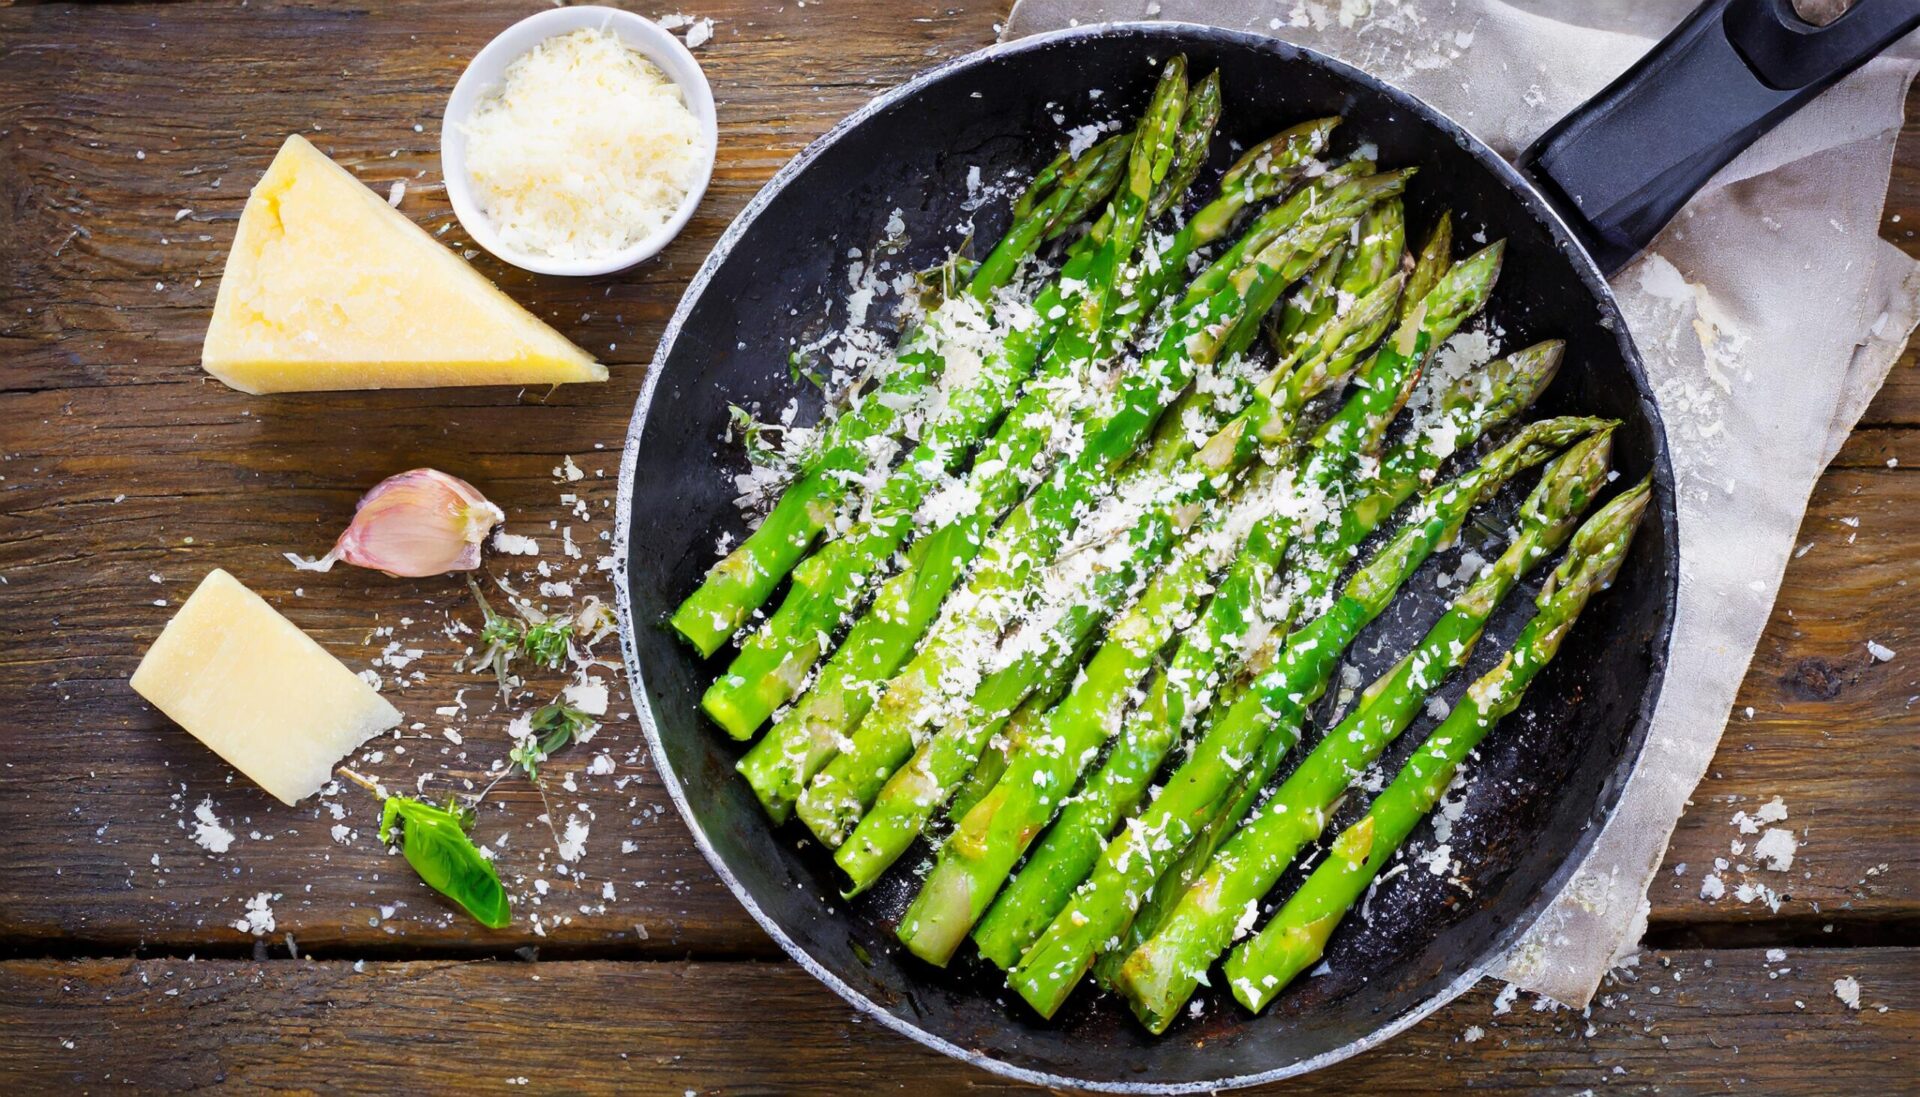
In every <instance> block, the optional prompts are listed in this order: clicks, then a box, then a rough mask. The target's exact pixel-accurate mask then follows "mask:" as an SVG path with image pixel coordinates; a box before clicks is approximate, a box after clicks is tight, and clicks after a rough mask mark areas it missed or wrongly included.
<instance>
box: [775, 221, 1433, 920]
mask: <svg viewBox="0 0 1920 1097" xmlns="http://www.w3.org/2000/svg"><path fill="white" fill-rule="evenodd" d="M1355 212H1356V214H1357V213H1358V212H1359V211H1355ZM1328 243H1331V241H1329V242H1328ZM1263 254H1264V253H1263ZM1313 261H1314V256H1312V255H1301V254H1295V255H1293V256H1290V257H1289V258H1287V259H1286V260H1284V261H1283V262H1282V263H1281V264H1280V265H1278V266H1277V267H1269V266H1267V265H1266V263H1265V262H1264V261H1262V260H1256V266H1257V267H1259V269H1260V270H1262V271H1263V272H1265V273H1264V274H1263V277H1266V278H1268V279H1269V280H1270V281H1269V284H1270V285H1271V284H1274V283H1277V284H1278V285H1277V286H1275V288H1273V289H1271V290H1269V291H1265V292H1262V293H1259V294H1257V295H1256V298H1255V303H1254V305H1253V307H1251V308H1249V309H1248V310H1247V311H1246V312H1245V313H1243V314H1242V315H1241V317H1240V318H1237V319H1236V320H1234V321H1233V324H1232V329H1231V330H1232V331H1237V332H1238V333H1239V339H1240V341H1241V342H1242V343H1246V342H1251V341H1252V339H1253V337H1254V334H1255V332H1256V331H1257V330H1258V328H1257V317H1258V315H1259V314H1260V313H1261V312H1262V311H1264V310H1265V308H1266V307H1268V306H1269V305H1271V303H1272V302H1273V300H1274V299H1275V298H1277V297H1278V294H1279V287H1280V286H1284V285H1285V284H1288V283H1291V282H1292V281H1293V280H1294V279H1295V278H1296V277H1298V276H1299V275H1300V274H1301V273H1304V271H1305V270H1306V269H1307V268H1308V267H1309V266H1310V265H1311V264H1312V262H1313ZM1398 291H1399V286H1398V283H1397V282H1395V283H1393V284H1391V285H1390V286H1388V287H1382V290H1381V293H1380V297H1381V298H1382V301H1381V303H1379V304H1377V305H1375V306H1373V309H1372V314H1374V315H1384V314H1385V313H1386V312H1387V311H1389V309H1390V306H1391V303H1392V300H1393V297H1394V295H1396V294H1397V293H1398ZM1247 317H1254V318H1255V320H1254V322H1252V323H1245V324H1243V323H1242V322H1241V320H1243V319H1245V318H1247ZM1369 322H1370V321H1369ZM1231 337H1232V336H1231V335H1230V338H1231ZM1330 380H1332V378H1330V377H1329V376H1328V374H1327V373H1326V371H1325V369H1323V368H1316V369H1310V370H1309V369H1298V370H1295V371H1294V372H1293V373H1292V374H1291V375H1289V377H1288V380H1287V383H1286V384H1285V385H1282V386H1279V387H1278V388H1274V389H1263V398H1262V399H1260V400H1256V401H1255V403H1254V404H1253V405H1252V406H1250V407H1248V408H1247V409H1245V410H1244V411H1242V412H1241V413H1240V415H1238V416H1236V417H1235V418H1234V420H1233V421H1232V422H1230V423H1229V424H1228V425H1227V426H1226V427H1225V428H1223V429H1222V430H1221V431H1219V432H1218V433H1216V434H1215V436H1214V437H1213V438H1211V439H1209V440H1208V442H1207V444H1206V445H1205V446H1202V447H1201V448H1200V449H1199V450H1198V451H1197V452H1196V453H1195V454H1194V455H1193V457H1192V458H1191V460H1190V461H1189V462H1188V466H1187V468H1186V469H1185V470H1184V471H1183V472H1182V473H1181V474H1179V475H1176V476H1166V475H1163V474H1160V473H1158V472H1156V471H1154V470H1153V469H1151V468H1148V469H1144V470H1142V472H1141V473H1140V474H1139V475H1137V476H1131V477H1128V478H1126V479H1125V480H1123V482H1122V484H1121V486H1120V488H1119V489H1118V490H1116V491H1115V492H1114V494H1113V496H1112V497H1111V498H1112V500H1113V502H1114V505H1113V507H1112V510H1111V512H1110V513H1107V514H1106V517H1107V518H1112V517H1114V516H1115V515H1117V516H1118V521H1117V522H1115V523H1114V524H1115V533H1114V534H1113V535H1108V534H1106V533H1104V532H1101V530H1102V527H1103V526H1104V525H1105V524H1106V523H1105V522H1104V521H1102V520H1100V519H1097V518H1090V519H1088V520H1087V521H1086V522H1084V523H1082V526H1083V527H1084V528H1091V529H1093V530H1094V531H1095V532H1096V535H1097V536H1098V537H1099V538H1100V540H1099V541H1098V542H1096V543H1094V544H1089V545H1086V546H1082V547H1080V548H1078V549H1077V550H1076V552H1075V553H1073V554H1070V555H1069V562H1070V564H1071V565H1072V566H1070V567H1069V568H1068V569H1067V570H1066V571H1065V572H1064V573H1063V574H1048V573H1045V572H1034V573H1032V574H1033V576H1034V577H1033V578H1032V579H1025V580H1023V579H1022V578H1021V577H1020V576H1019V575H1018V574H1017V573H1015V574H1014V575H1013V579H1014V583H1012V584H1009V586H1008V587H1007V588H1005V589H1007V590H1008V591H1010V592H1012V597H1011V599H1009V601H1010V602H1011V604H1012V605H1013V606H1015V607H1018V608H1017V610H1016V612H1020V613H1024V614H1026V615H1027V619H1026V621H1025V622H1024V623H1023V624H1022V625H1021V626H1020V627H1019V628H1018V629H1017V630H1016V631H1015V632H1014V634H1013V635H1012V636H1011V637H1010V638H1008V639H1007V640H1005V641H1004V642H1002V643H1000V644H999V645H998V650H997V651H995V652H993V653H992V654H991V655H990V656H988V657H986V658H985V659H982V660H981V661H980V664H979V665H981V666H982V667H983V669H984V670H985V672H986V673H985V676H984V678H982V679H981V680H980V681H979V682H978V684H977V686H976V685H974V684H973V683H971V682H967V681H966V679H965V674H964V672H963V674H962V675H961V684H962V688H961V689H960V690H950V689H945V688H944V684H943V683H942V682H941V681H940V680H939V679H938V678H937V677H936V676H935V675H937V674H940V673H951V671H950V670H942V669H940V663H938V662H934V660H940V661H941V662H944V661H946V660H948V659H951V658H954V657H956V656H957V657H958V658H960V659H962V660H965V659H967V658H968V656H969V655H970V654H972V653H971V652H970V651H969V642H968V641H966V640H963V641H961V642H959V643H949V644H945V645H935V646H930V647H929V649H928V650H926V651H923V652H921V654H920V655H919V656H916V659H915V662H916V664H927V665H928V670H926V671H923V672H922V677H921V678H920V679H918V680H917V681H916V680H914V679H912V678H907V688H908V689H909V690H911V691H914V692H910V693H909V694H908V696H909V697H912V696H914V693H915V692H917V693H919V694H920V695H921V696H922V697H927V696H928V695H929V694H930V693H932V699H931V703H928V702H926V701H922V702H921V704H920V705H919V706H918V707H919V711H918V712H912V711H908V712H904V713H903V712H902V710H901V709H898V708H891V707H890V708H888V709H887V710H885V711H886V715H887V716H895V715H899V716H901V717H902V718H898V719H893V720H890V721H889V722H888V723H885V724H882V726H881V731H880V733H879V736H877V737H876V738H877V740H878V741H880V742H886V741H887V739H886V738H881V736H884V737H891V738H894V739H897V740H902V741H905V742H908V743H911V742H912V741H913V739H914V738H917V737H918V735H917V727H916V724H918V725H930V724H934V723H937V722H941V717H942V716H945V720H944V726H942V727H941V728H940V729H939V730H938V732H937V733H935V734H934V735H932V736H931V737H930V738H927V739H926V740H925V741H924V742H922V743H921V744H920V745H919V747H918V751H917V753H916V754H915V756H914V758H913V760H912V761H911V762H909V763H908V764H907V765H905V766H903V767H902V768H901V769H900V770H899V771H898V772H896V773H895V774H893V776H892V778H891V779H890V780H889V781H888V782H887V784H886V785H885V786H884V787H883V788H882V789H880V791H879V792H878V794H877V798H876V799H874V801H873V803H872V805H871V810H869V811H868V812H867V813H866V814H865V815H864V816H862V817H861V818H860V820H859V823H858V825H857V826H856V827H855V828H854V830H853V831H852V832H851V834H850V835H849V836H848V839H847V840H846V841H845V843H844V844H842V845H841V846H840V848H839V849H838V850H837V852H836V853H835V855H834V860H835V862H836V863H838V864H839V865H840V867H841V869H842V870H843V871H845V872H846V874H847V876H848V878H849V879H850V880H851V882H852V883H851V892H858V891H860V890H862V889H864V888H866V887H868V886H870V885H871V884H872V883H873V882H874V881H875V880H877V879H878V878H879V876H880V874H881V873H882V872H884V871H885V869H886V868H887V867H888V866H889V865H891V864H892V863H893V861H894V860H895V859H896V858H898V857H899V856H900V854H901V853H903V852H905V851H906V849H907V847H908V846H909V845H910V844H911V843H912V841H913V839H914V836H915V835H917V834H918V833H919V831H920V828H921V826H922V825H924V824H925V822H926V820H927V819H928V818H929V817H930V816H931V815H932V813H933V812H934V811H935V810H937V809H938V808H939V807H940V806H941V805H943V804H945V803H946V801H947V799H948V797H949V796H950V795H951V794H952V791H953V789H954V787H955V786H956V785H957V784H958V783H959V781H960V780H961V779H962V778H963V777H965V775H966V774H967V772H968V770H969V769H971V768H972V766H973V763H974V760H975V759H976V758H978V756H979V753H980V750H981V747H982V746H983V745H984V744H985V742H986V740H987V739H988V738H990V737H992V736H993V735H994V734H995V732H997V731H998V730H999V728H1000V726H1001V725H1002V724H1003V723H1004V722H1005V721H1006V719H1007V718H1008V717H1009V716H1010V715H1011V714H1012V712H1013V711H1014V709H1015V708H1016V707H1018V706H1019V704H1020V703H1021V702H1022V701H1023V700H1024V699H1025V698H1026V696H1027V695H1028V693H1030V692H1031V691H1033V690H1034V689H1036V688H1054V689H1057V688H1060V687H1061V686H1063V685H1064V684H1065V680H1066V678H1067V677H1068V676H1069V675H1070V674H1071V672H1072V669H1073V667H1074V666H1075V665H1077V656H1078V654H1079V653H1080V652H1081V651H1082V650H1083V648H1084V646H1085V645H1086V644H1087V643H1088V641H1089V640H1090V639H1091V638H1092V635H1093V631H1094V630H1095V629H1096V628H1097V627H1099V625H1100V624H1101V622H1102V621H1104V619H1105V617H1106V614H1107V613H1108V612H1110V611H1111V609H1112V607H1114V606H1115V605H1118V604H1123V603H1124V602H1126V601H1130V600H1131V596H1132V595H1133V594H1134V593H1137V590H1136V588H1137V587H1138V585H1139V584H1140V583H1142V582H1145V581H1146V579H1147V577H1148V576H1149V575H1150V574H1151V572H1152V571H1153V570H1154V569H1155V568H1157V567H1158V565H1159V563H1160V562H1161V561H1162V560H1163V559H1164V558H1165V556H1166V554H1167V552H1168V550H1169V549H1170V548H1171V547H1172V546H1173V544H1174V543H1175V542H1176V541H1177V540H1179V539H1180V538H1181V537H1182V536H1184V534H1185V532H1186V530H1187V529H1189V528H1191V525H1192V523H1193V522H1194V521H1195V520H1196V519H1197V518H1199V517H1200V516H1202V515H1203V514H1205V513H1206V511H1207V510H1208V509H1209V508H1211V507H1212V506H1213V505H1214V502H1215V500H1216V499H1218V498H1219V496H1220V494H1221V493H1222V492H1223V491H1225V490H1226V489H1227V487H1228V485H1229V484H1231V483H1232V481H1233V479H1234V478H1235V477H1236V476H1237V475H1238V473H1239V472H1240V470H1242V469H1244V468H1245V467H1246V466H1247V465H1248V464H1249V463H1251V462H1252V460H1253V458H1254V457H1255V455H1256V454H1257V453H1258V452H1259V451H1260V450H1262V449H1263V448H1268V447H1272V446H1277V445H1280V444H1283V443H1285V442H1286V441H1287V439H1288V437H1289V436H1290V435H1291V433H1292V431H1293V427H1294V421H1295V418H1296V415H1297V413H1298V411H1299V409H1300V408H1301V407H1302V406H1304V405H1305V403H1306V401H1307V400H1308V399H1310V398H1311V397H1312V396H1313V395H1315V394H1317V393H1318V392H1320V391H1322V390H1323V389H1324V388H1325V387H1326V385H1327V384H1328V382H1329V381H1330ZM1065 525H1066V523H1062V526H1063V527H1064V526H1065ZM1121 530H1124V532H1119V531H1121ZM1078 554H1084V555H1080V556H1079V559H1078V560H1073V559H1072V555H1078ZM1081 572H1084V573H1085V574H1084V576H1082V575H1080V573H1081ZM1020 584H1024V585H1025V587H1026V589H1025V590H1024V591H1023V590H1021V589H1020ZM986 623H987V624H988V625H989V626H991V631H989V629H979V630H978V631H977V632H975V635H980V636H983V637H986V638H988V639H989V640H991V638H992V634H996V633H997V632H998V628H997V624H996V623H995V622H994V621H992V619H990V618H989V619H986ZM903 677H905V676H903ZM899 681H900V679H896V685H893V686H889V696H891V695H892V690H893V689H895V688H897V684H898V683H899ZM923 683H924V685H923ZM934 690H941V691H942V693H933V692H932V691H934ZM963 693H964V694H965V695H966V696H962V694H963ZM942 709H946V710H947V711H945V712H942V711H941V710H942ZM885 718H886V717H883V719H885ZM874 719H875V717H874V716H869V717H868V721H869V722H873V721H874ZM865 730H866V729H865V728H864V727H863V728H862V732H863V733H864V732H865ZM856 741H857V739H856ZM828 772H829V773H831V772H832V770H831V767H830V768H829V771H828ZM802 806H803V808H804V806H805V802H804V801H803V804H802Z"/></svg>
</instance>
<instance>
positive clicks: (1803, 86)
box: [1520, 0, 1920, 274]
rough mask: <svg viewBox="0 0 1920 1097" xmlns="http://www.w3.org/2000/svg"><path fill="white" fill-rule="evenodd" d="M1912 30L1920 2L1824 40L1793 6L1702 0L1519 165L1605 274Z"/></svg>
mask: <svg viewBox="0 0 1920 1097" xmlns="http://www.w3.org/2000/svg"><path fill="white" fill-rule="evenodd" d="M1916 24H1920V0H1857V2H1856V3H1855V4H1854V6H1853V7H1852V8H1851V9H1849V10H1848V11H1847V12H1846V13H1845V14H1843V15H1841V16H1840V17H1839V18H1838V19H1836V20H1834V21H1833V22H1831V23H1828V24H1827V25H1826V26H1824V27H1820V26H1814V25H1813V24H1811V23H1808V22H1806V21H1805V20H1803V19H1801V18H1800V17H1799V15H1797V14H1796V13H1795V12H1794V10H1793V6H1792V3H1791V2H1790V0H1707V2H1706V3H1704V4H1701V5H1700V7H1698V8H1697V9H1695V10H1694V12H1693V14H1692V15H1689V16H1687V18H1686V19H1685V21H1683V22H1682V23H1681V24H1680V25H1679V26H1677V27H1675V28H1674V29H1673V32H1672V33H1670V34H1668V35H1667V36H1666V38H1664V39H1662V40H1661V41H1660V43H1659V44H1658V45H1656V46H1654V47H1653V49H1652V50H1650V51H1648V53H1647V55H1646V56H1645V57H1642V58H1641V59H1640V60H1639V61H1638V62H1636V63H1635V64H1634V66H1633V67H1632V68H1630V69H1628V70H1627V71H1626V72H1625V73H1624V74H1622V75H1621V76H1620V78H1619V79H1617V80H1615V81H1614V82H1613V83H1612V84H1610V85H1608V86H1607V88H1606V90H1604V91H1602V92H1601V93H1600V94H1598V95H1596V96H1594V97H1593V98H1592V99H1590V100H1588V101H1587V102H1586V103H1584V104H1582V105H1581V106H1579V107H1578V108H1576V109H1575V110H1574V111H1573V113H1571V114H1569V115H1567V116H1566V117H1565V118H1562V119H1561V120H1560V121H1559V122H1558V123H1556V124H1555V125H1554V127H1553V128H1552V129H1550V130H1548V131H1547V133H1546V134H1545V136H1543V137H1541V138H1540V140H1538V141H1536V142H1534V144H1533V146H1532V147H1530V148H1529V149H1527V151H1526V152H1525V153H1523V154H1521V157H1520V168H1521V170H1522V171H1524V172H1526V173H1527V175H1529V176H1530V177H1531V178H1532V179H1533V181H1534V183H1535V184H1536V185H1538V186H1539V187H1540V189H1541V190H1542V191H1544V192H1545V193H1546V195H1547V196H1548V198H1549V199H1551V200H1552V201H1553V203H1554V204H1555V205H1556V206H1558V207H1559V209H1560V212H1561V214H1562V215H1563V216H1565V217H1566V219H1567V220H1568V222H1569V223H1570V224H1572V225H1573V227H1574V230H1575V231H1576V232H1577V233H1579V234H1580V236H1581V237H1582V238H1583V240H1584V241H1585V243H1586V245H1587V249H1588V251H1589V252H1591V253H1592V254H1593V257H1594V260H1595V261H1596V262H1598V263H1599V264H1600V267H1601V269H1603V270H1605V271H1606V272H1607V273H1609V274H1611V273H1613V272H1614V271H1616V270H1618V269H1619V268H1620V267H1622V266H1625V265H1626V263H1627V261H1628V260H1630V259H1632V258H1633V257H1634V256H1635V255H1637V254H1639V252H1640V250H1641V249H1642V248H1644V247H1646V246H1647V244H1649V243H1650V242H1652V240H1653V238H1654V236H1655V235H1656V234H1657V233H1658V232H1659V231H1660V229H1661V227H1662V226H1664V225H1665V224H1666V223H1667V221H1668V220H1669V219H1671V218H1672V217H1673V215H1674V214H1676V213H1678V212H1679V211H1680V207H1681V206H1682V205H1685V204H1686V201H1687V199H1689V198H1691V197H1693V193H1694V192H1695V191H1696V190H1699V189H1700V187H1701V186H1702V185H1703V184H1705V183H1706V181H1707V179H1708V178H1709V177H1711V176H1712V175H1713V173H1714V172H1716V171H1718V170H1720V168H1722V167H1723V166H1725V165H1726V163H1727V162H1728V161H1729V160H1732V159H1733V158H1734V157H1735V156H1737V155H1738V154H1739V153H1740V151H1741V150H1742V149H1744V148H1746V147H1747V146H1748V145H1749V144H1751V143H1752V142H1753V140H1754V139H1755V138H1757V137H1759V136H1760V135H1761V134H1762V133H1765V132H1766V131H1767V130H1770V129H1772V128H1773V127H1774V125H1775V124H1777V123H1778V122H1779V121H1780V120H1781V119H1783V118H1785V117H1786V116H1787V115H1789V114H1792V113H1793V112H1794V111H1795V110H1798V109H1799V108H1800V106H1801V105H1802V104H1804V103H1805V102H1807V100H1809V99H1812V98H1813V97H1814V96H1816V95H1818V94H1820V92H1822V91H1824V90H1825V89H1826V88H1827V87H1828V86H1829V85H1831V84H1833V83H1834V81H1836V80H1839V79H1840V78H1841V77H1843V76H1845V75H1846V74H1848V73H1850V72H1852V71H1853V70H1854V69H1856V68H1858V67H1860V65H1862V64H1863V63H1865V62H1866V61H1867V60H1868V59H1869V58H1871V57H1873V56H1874V55H1875V54H1877V53H1879V52H1880V51H1881V50H1883V49H1885V48H1887V47H1888V46H1890V45H1892V44H1893V43H1894V42H1895V41H1897V40H1898V39H1899V38H1900V37H1901V36H1902V35H1905V34H1906V33H1907V32H1908V31H1910V30H1912V29H1913V28H1914V26H1915V25H1916Z"/></svg>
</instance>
